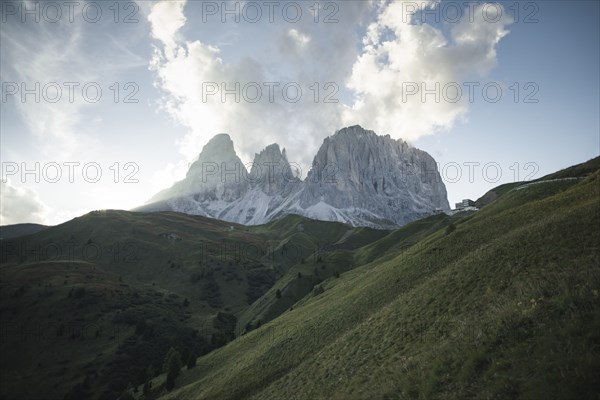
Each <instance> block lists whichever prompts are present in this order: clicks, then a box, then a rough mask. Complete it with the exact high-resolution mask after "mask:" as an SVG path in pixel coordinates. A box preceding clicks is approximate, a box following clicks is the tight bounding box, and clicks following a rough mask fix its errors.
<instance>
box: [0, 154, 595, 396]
mask: <svg viewBox="0 0 600 400" xmlns="http://www.w3.org/2000/svg"><path fill="white" fill-rule="evenodd" d="M599 188H600V157H599V158H596V159H594V160H590V161H588V162H586V163H584V164H579V165H575V166H573V167H570V168H567V169H564V170H562V171H558V172H556V173H553V174H550V175H547V176H544V177H542V178H540V179H537V180H535V181H529V182H512V183H507V184H503V185H501V186H498V187H496V188H494V189H492V190H490V191H489V192H488V193H486V194H484V195H483V196H481V197H480V198H479V199H478V200H477V201H476V204H477V207H478V208H479V210H478V211H473V210H468V211H461V212H457V213H448V214H446V213H440V214H436V215H432V216H428V217H426V218H423V219H420V220H418V221H414V222H411V223H408V224H406V225H404V226H402V227H400V228H397V229H393V230H381V229H372V228H368V227H352V226H350V225H348V224H344V223H340V222H328V221H318V220H314V219H309V218H306V217H303V216H300V215H293V214H287V215H284V216H282V217H281V218H277V219H275V220H273V221H271V222H269V223H267V224H264V225H252V226H248V225H240V224H236V223H232V222H226V221H219V220H216V219H212V218H206V217H202V216H194V215H187V214H184V213H175V212H151V213H143V212H129V211H122V210H102V211H94V212H91V213H88V214H86V215H83V216H81V217H78V218H75V219H73V220H71V221H68V222H65V223H63V224H60V225H57V226H51V227H46V228H45V229H43V230H39V231H37V232H35V233H33V232H30V231H29V232H28V231H27V230H25V229H18V228H23V227H19V226H14V227H12V228H11V229H12V231H13V232H15V235H11V236H13V237H11V238H4V239H0V249H1V251H0V256H1V257H0V305H1V306H0V328H1V329H0V333H1V335H0V354H1V357H0V398H1V399H7V400H8V399H10V400H12V399H15V400H17V399H18V400H20V399H27V400H29V399H40V400H41V399H47V400H55V399H66V400H71V399H73V400H81V399H91V400H115V399H120V400H126V399H127V400H130V399H157V400H158V399H160V400H201V399H223V400H228V399H230V400H234V399H255V400H258V399H261V400H262V399H288V398H289V399H508V398H510V399H597V398H598V393H600V385H599V383H598V379H597V375H598V370H599V369H600V348H599V347H598V343H600V302H599V294H598V287H599V285H600V272H599V268H598V265H599V260H600V253H599V247H598V243H600V230H598V226H599V224H600V207H599V204H600V190H599ZM265 190H268V187H266V188H265ZM17 232H20V233H17ZM173 352H177V354H178V355H179V359H180V360H181V362H183V364H184V365H185V367H184V368H181V369H180V370H179V372H178V375H177V376H176V378H175V380H174V382H171V385H170V384H169V375H170V372H169V371H170V370H169V368H167V366H168V365H166V364H167V363H166V361H167V360H170V359H171V358H172V354H174V353H173ZM170 355H171V356H170ZM177 358H178V357H175V359H177ZM175 364H177V363H175ZM168 370H169V371H168Z"/></svg>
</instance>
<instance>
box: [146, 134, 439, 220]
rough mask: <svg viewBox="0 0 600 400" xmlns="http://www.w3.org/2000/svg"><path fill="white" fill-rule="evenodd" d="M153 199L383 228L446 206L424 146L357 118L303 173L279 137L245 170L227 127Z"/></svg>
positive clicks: (230, 216)
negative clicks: (372, 128) (370, 126)
mask: <svg viewBox="0 0 600 400" xmlns="http://www.w3.org/2000/svg"><path fill="white" fill-rule="evenodd" d="M152 200H154V201H159V200H165V201H164V202H163V203H161V204H160V205H158V206H152V207H150V206H149V208H147V209H151V210H152V211H160V210H163V209H169V210H174V211H180V212H186V213H189V214H199V215H206V216H210V217H213V218H218V219H223V220H226V221H232V222H239V223H242V224H251V225H253V224H262V223H266V222H268V221H270V220H272V219H274V218H277V217H278V216H280V215H283V214H289V213H294V214H300V215H304V216H307V217H310V218H314V219H320V220H327V221H341V222H346V223H350V224H352V225H354V226H371V227H380V228H381V227H393V226H398V225H403V224H406V223H408V222H411V221H414V220H416V219H418V218H420V217H423V216H426V215H429V214H431V213H432V212H434V210H436V209H442V210H449V209H450V207H449V204H448V200H447V196H446V187H445V186H444V183H443V182H442V179H441V177H440V174H439V173H438V171H437V164H436V162H435V160H434V159H433V158H432V157H431V156H430V155H429V154H427V153H426V152H424V151H422V150H419V149H417V148H414V147H412V146H409V145H408V143H406V142H405V141H403V140H395V139H393V138H391V137H390V136H389V135H386V136H379V135H377V134H376V133H375V132H373V131H370V130H366V129H364V128H362V127H361V126H359V125H355V126H350V127H346V128H343V129H340V130H338V131H337V132H335V134H334V135H332V136H330V137H328V138H326V139H325V140H324V141H323V144H322V145H321V147H320V148H319V150H318V152H317V154H316V155H315V157H314V159H313V164H312V168H311V169H310V171H309V173H308V175H307V178H306V179H305V180H304V181H300V179H298V178H296V177H295V176H294V173H293V171H292V168H291V167H290V164H289V162H288V159H287V155H286V152H285V149H284V150H281V149H280V147H279V145H278V144H276V143H274V144H271V145H269V146H267V147H265V148H264V149H263V150H262V151H260V152H259V153H256V154H255V157H254V162H253V164H252V167H251V169H250V172H249V173H248V172H246V170H245V167H244V165H243V164H242V161H241V160H240V159H239V157H238V156H237V154H236V153H235V149H234V146H233V142H232V140H231V138H230V137H229V135H226V134H221V135H217V136H215V137H214V138H212V139H211V140H210V141H209V142H208V143H207V144H206V145H205V146H204V148H203V149H202V152H201V153H200V156H199V158H198V160H197V161H196V162H194V163H193V164H192V166H191V167H190V170H189V171H188V175H187V176H186V178H185V179H184V180H183V181H180V182H177V183H176V184H175V185H173V187H171V188H170V189H166V190H164V191H163V192H161V193H159V195H157V196H155V197H154V198H153V199H152ZM142 209H144V208H142Z"/></svg>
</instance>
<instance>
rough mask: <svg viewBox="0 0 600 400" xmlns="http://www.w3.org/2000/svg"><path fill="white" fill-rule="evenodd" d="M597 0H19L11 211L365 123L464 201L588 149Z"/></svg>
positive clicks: (66, 211)
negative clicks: (420, 159)
mask: <svg viewBox="0 0 600 400" xmlns="http://www.w3.org/2000/svg"><path fill="white" fill-rule="evenodd" d="M599 4H600V3H599V2H597V1H532V2H527V1H522V2H515V1H502V2H500V3H485V2H478V1H473V2H463V1H460V2H454V1H444V0H443V1H441V2H438V1H416V2H415V1H391V2H390V1H297V2H293V1H282V2H281V1H273V2H265V1H256V2H252V1H239V2H238V1H229V2H222V1H194V0H188V1H173V0H168V1H167V0H163V1H120V2H112V1H110V2H103V1H82V0H80V1H79V2H77V3H65V2H62V1H56V2H52V1H40V2H36V1H14V2H11V1H3V2H2V10H1V13H2V20H1V24H0V79H1V81H2V99H1V103H0V105H1V110H0V164H1V167H2V171H1V175H2V176H1V177H2V181H1V183H0V185H1V190H0V224H2V225H6V224H14V223H24V222H34V223H43V224H50V225H54V224H58V223H61V222H64V221H67V220H69V219H71V218H74V217H76V216H79V215H82V214H85V213H87V212H89V211H92V210H97V209H131V208H134V207H136V206H139V205H142V204H144V203H145V202H146V201H147V200H148V199H149V198H150V197H152V195H153V194H155V193H156V192H158V191H159V190H161V189H164V188H166V187H169V186H171V185H172V184H173V183H174V182H175V181H177V180H180V179H182V178H183V177H184V176H185V173H186V171H187V168H188V166H189V164H190V163H191V162H193V161H194V159H195V158H196V157H197V156H198V154H199V153H200V151H201V150H202V146H203V145H204V144H205V143H207V142H208V140H209V139H210V138H211V137H213V136H214V135H215V134H218V133H223V132H224V133H228V134H229V135H230V136H231V137H232V139H233V141H234V143H235V148H236V151H237V153H238V155H239V156H240V157H241V159H242V160H243V161H244V162H251V161H252V159H253V157H254V154H255V153H257V152H259V151H260V150H262V149H263V148H264V147H266V146H267V145H269V144H271V143H278V144H279V145H280V146H281V147H284V148H286V150H287V156H288V159H289V160H290V161H292V162H294V163H297V164H299V165H301V166H302V168H303V171H302V176H306V173H307V172H308V168H309V167H310V165H311V161H312V157H313V156H314V155H315V154H316V152H317V150H318V148H319V146H320V144H321V143H322V142H323V139H324V138H326V137H327V136H330V135H332V134H333V133H334V132H335V131H336V130H338V129H341V128H343V127H345V126H350V125H355V124H360V125H361V126H363V127H364V128H366V129H371V130H374V131H375V132H377V133H378V134H380V135H386V134H388V135H390V136H391V137H393V138H396V139H399V138H402V139H403V140H406V141H408V142H409V143H410V144H412V145H413V146H415V147H418V148H421V149H422V150H425V151H427V152H428V153H430V154H431V155H432V156H433V157H434V158H435V159H436V161H437V162H438V164H439V170H440V173H441V175H442V179H443V180H444V183H445V185H446V188H447V191H448V199H449V202H450V204H451V205H453V204H454V203H455V202H458V201H460V200H461V199H463V198H472V199H476V198H478V197H480V196H481V195H483V194H484V193H485V192H486V191H487V190H489V189H491V188H493V187H495V186H497V185H499V184H502V183H507V182H513V181H515V180H529V179H535V178H538V177H541V176H543V175H544V174H547V173H551V172H553V171H556V170H558V169H561V168H565V167H568V166H570V165H573V164H576V163H579V162H583V161H586V160H588V159H590V158H593V157H596V156H598V155H599V154H600V123H599V112H598V110H599V109H600V99H599V87H600V82H599V71H600V61H599V48H600V43H599V37H600V31H599V29H600V28H599V21H600V9H599ZM259 94H260V96H259Z"/></svg>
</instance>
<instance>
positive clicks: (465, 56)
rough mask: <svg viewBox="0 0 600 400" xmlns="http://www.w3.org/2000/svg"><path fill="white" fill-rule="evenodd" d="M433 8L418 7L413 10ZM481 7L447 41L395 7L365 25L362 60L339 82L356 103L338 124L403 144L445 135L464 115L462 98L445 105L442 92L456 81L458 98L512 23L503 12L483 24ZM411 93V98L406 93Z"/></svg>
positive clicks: (488, 64)
mask: <svg viewBox="0 0 600 400" xmlns="http://www.w3.org/2000/svg"><path fill="white" fill-rule="evenodd" d="M412 4H417V3H412ZM435 4H436V2H432V1H430V2H428V3H425V2H423V3H420V5H421V7H433V6H435ZM484 6H485V5H484V4H481V5H478V6H477V7H476V8H475V10H474V12H473V16H474V18H473V21H472V22H471V21H469V18H468V17H467V16H465V17H463V19H462V20H461V21H460V22H459V23H457V24H456V25H455V26H453V27H452V29H451V30H450V38H447V37H446V36H445V35H444V33H443V32H442V31H441V30H440V29H438V28H435V27H433V26H431V25H429V24H426V23H422V24H416V23H414V21H411V20H410V18H407V14H406V10H405V8H404V4H403V3H402V2H394V3H391V4H389V5H387V6H386V7H385V8H384V9H383V11H382V12H381V14H380V15H379V17H378V19H377V21H376V22H374V23H372V24H371V25H370V26H369V28H368V31H367V34H366V36H365V38H364V39H363V44H364V50H363V53H362V54H361V55H360V56H359V57H358V59H357V60H356V62H355V63H354V66H353V70H352V74H351V75H350V77H349V79H348V81H347V85H348V87H349V88H350V89H352V90H353V91H354V92H355V94H356V97H355V101H354V103H353V104H352V106H351V107H349V108H348V109H346V112H345V113H344V117H343V121H344V123H345V125H351V124H355V123H360V124H363V125H366V126H368V127H370V128H371V129H374V130H375V131H377V132H378V133H380V134H390V135H391V136H392V137H396V138H398V137H401V138H403V139H405V140H406V139H408V140H415V139H417V138H419V137H420V136H423V135H427V134H432V133H435V132H438V131H440V130H448V129H450V128H452V126H453V124H454V123H455V122H456V121H457V120H458V119H459V118H460V117H463V116H465V115H466V113H467V111H468V108H469V107H468V104H469V103H468V96H467V95H466V94H465V93H464V92H463V96H461V100H460V101H457V102H453V101H446V98H445V97H444V92H443V90H442V89H443V88H444V87H445V85H447V84H451V83H453V82H456V83H457V84H458V85H460V86H461V90H463V91H466V90H468V89H467V88H466V87H464V86H463V85H462V84H463V82H462V80H463V79H465V78H466V77H468V76H470V75H472V74H478V75H479V76H484V75H485V74H487V73H488V72H489V70H490V69H491V68H492V67H494V66H495V65H496V62H497V60H496V49H495V47H496V45H497V44H498V42H499V41H500V39H502V37H504V36H505V35H506V34H507V33H508V32H507V31H506V29H505V27H506V25H508V24H510V23H511V22H512V21H511V19H510V17H508V16H506V13H504V16H503V18H502V19H501V20H500V21H498V22H496V23H491V22H488V21H486V20H484V18H483V14H482V12H481V9H482V7H484ZM390 36H391V38H390ZM436 84H439V86H437V87H439V89H437V90H436ZM414 85H416V86H414ZM423 85H424V86H423ZM415 88H418V89H415ZM423 88H426V89H427V90H436V91H437V92H438V93H440V98H439V101H437V100H436V98H435V97H434V95H427V96H426V97H425V98H424V99H423V97H422V91H421V89H423ZM447 88H449V89H448V90H449V92H447V96H448V98H451V99H452V100H453V99H454V96H455V93H456V92H455V91H454V90H455V89H453V88H452V86H447ZM415 90H418V92H417V93H416V94H414V95H413V94H410V93H411V92H414V91H415ZM404 92H406V93H404ZM403 93H404V94H405V95H404V96H403Z"/></svg>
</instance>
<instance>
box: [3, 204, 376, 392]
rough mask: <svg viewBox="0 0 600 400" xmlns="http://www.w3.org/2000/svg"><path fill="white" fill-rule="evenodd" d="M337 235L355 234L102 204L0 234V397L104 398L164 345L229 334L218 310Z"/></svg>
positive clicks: (293, 219)
mask: <svg viewBox="0 0 600 400" xmlns="http://www.w3.org/2000/svg"><path fill="white" fill-rule="evenodd" d="M357 231H358V230H357ZM360 231H361V232H363V231H364V230H362V229H360ZM364 232H368V230H367V231H364ZM344 235H348V236H350V237H357V236H361V234H360V232H359V233H356V234H354V229H352V228H351V227H349V226H347V225H344V224H339V223H328V222H326V223H321V222H319V221H311V220H308V219H305V218H301V217H297V216H290V217H286V218H283V219H281V220H278V221H274V222H273V223H271V224H267V225H264V226H260V227H252V228H249V227H245V226H241V225H236V224H231V223H227V222H222V221H216V220H212V219H207V218H202V217H196V216H189V215H185V214H178V213H132V212H126V211H117V210H110V211H97V212H92V213H89V214H87V215H84V216H82V217H79V218H75V219H74V220H72V221H69V222H67V223H65V224H61V225H59V226H56V227H51V228H48V229H46V230H44V231H42V232H39V233H36V234H34V235H30V236H25V237H19V238H15V239H7V240H1V241H0V245H1V247H2V251H1V264H0V323H1V325H2V327H3V331H2V340H1V341H0V351H1V353H2V355H3V357H1V360H0V375H1V376H0V378H1V379H0V397H2V398H5V397H6V398H8V399H31V398H36V399H43V398H45V399H56V398H62V397H63V395H65V394H66V393H69V392H71V393H72V394H73V398H102V399H114V398H115V397H116V396H118V394H119V393H121V392H122V391H123V389H125V388H126V387H127V385H128V384H130V383H131V384H134V385H139V384H140V383H143V382H144V379H145V378H144V376H143V375H144V373H145V372H147V371H146V369H147V367H150V368H151V369H152V370H153V371H151V374H154V373H159V372H161V369H162V361H163V358H164V355H165V353H166V352H167V350H168V349H169V347H171V346H175V347H177V348H179V349H180V350H183V349H187V350H193V351H194V352H195V353H197V354H198V355H201V354H204V353H205V352H207V351H210V350H211V349H212V348H214V347H218V346H220V345H222V344H223V343H224V342H226V341H227V340H230V339H232V338H233V337H234V336H235V335H236V333H238V332H236V331H235V330H233V328H232V330H229V328H227V329H228V330H227V331H223V330H222V328H223V327H217V326H216V325H215V324H216V322H215V319H216V318H217V316H218V315H222V314H223V313H224V314H225V315H227V316H233V317H238V318H239V317H240V315H241V314H243V313H244V312H245V311H246V310H247V309H248V307H250V305H251V304H253V303H254V302H255V301H256V300H257V299H259V298H260V297H261V296H262V295H263V294H264V293H265V292H266V291H268V290H269V288H271V287H272V286H273V284H274V283H275V282H276V281H277V280H278V279H281V278H282V277H283V276H284V275H285V274H286V272H287V271H288V270H289V268H291V267H292V266H293V265H296V264H298V263H300V262H301V260H302V259H304V258H306V259H308V258H309V257H311V255H312V254H314V253H318V252H319V249H320V247H322V246H327V245H331V244H334V243H336V242H337V241H338V240H340V239H341V238H342V236H344ZM74 293H75V294H74ZM219 313H220V314H219ZM227 318H230V317H227ZM223 329H224V328H223ZM96 331H98V334H96ZM215 335H216V336H215ZM100 353H101V354H100ZM31 382H36V384H35V385H32V384H31ZM77 385H79V386H85V388H86V389H85V390H83V389H81V388H80V389H81V390H79V391H76V392H73V389H74V388H75V386H77Z"/></svg>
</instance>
